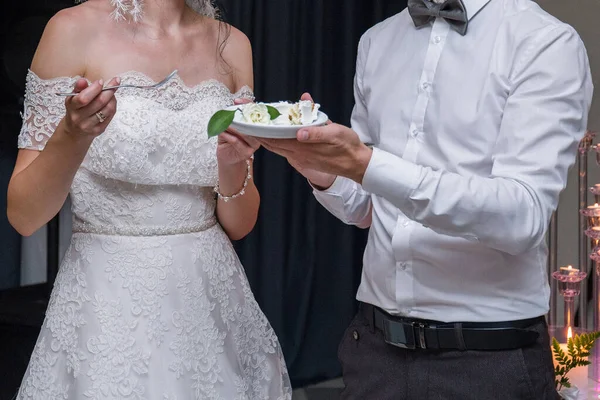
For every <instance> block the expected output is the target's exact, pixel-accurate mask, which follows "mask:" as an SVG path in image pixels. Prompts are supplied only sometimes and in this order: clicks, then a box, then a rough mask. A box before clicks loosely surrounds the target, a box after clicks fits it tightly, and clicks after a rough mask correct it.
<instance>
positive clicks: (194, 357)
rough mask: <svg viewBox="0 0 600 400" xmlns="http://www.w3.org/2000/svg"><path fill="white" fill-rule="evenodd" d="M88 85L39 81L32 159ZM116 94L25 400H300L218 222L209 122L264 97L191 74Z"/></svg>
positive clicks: (28, 109)
mask: <svg viewBox="0 0 600 400" xmlns="http://www.w3.org/2000/svg"><path fill="white" fill-rule="evenodd" d="M121 78H122V80H123V82H124V83H134V84H152V83H154V82H153V81H152V80H151V79H149V78H148V77H147V76H145V75H143V74H141V73H137V72H129V73H125V74H123V75H122V76H121ZM75 81H76V78H56V79H52V80H41V79H40V78H39V77H37V76H36V75H35V74H34V73H32V72H30V73H29V74H28V77H27V91H26V97H25V112H24V115H23V118H24V125H23V129H22V131H21V134H20V136H19V147H20V148H27V149H35V150H42V149H43V148H44V146H45V144H46V142H47V141H48V139H49V138H50V136H51V135H52V133H53V131H54V130H55V128H56V126H57V124H58V123H59V121H60V120H61V119H62V118H63V116H64V114H65V107H64V98H61V97H58V96H56V95H55V94H54V93H55V92H65V91H70V90H72V88H73V86H74V83H75ZM116 96H117V99H118V112H117V114H116V116H115V118H114V120H113V121H112V122H111V124H110V125H109V127H108V129H107V130H106V132H105V133H104V134H102V135H101V136H99V137H98V138H96V139H95V140H94V142H93V144H92V146H91V148H90V150H89V152H88V154H87V156H86V157H85V160H84V162H83V163H82V165H81V168H80V169H79V171H78V172H77V175H76V177H75V179H74V182H73V185H72V188H71V200H72V211H73V215H74V221H73V237H72V241H71V244H70V246H69V249H68V250H67V253H66V255H65V257H64V260H63V262H62V265H61V267H60V272H59V274H58V277H57V280H56V283H55V285H54V290H53V292H52V296H51V299H50V303H49V306H48V310H47V314H46V319H45V322H44V325H43V327H42V330H41V333H40V336H39V339H38V341H37V344H36V346H35V350H34V352H33V355H32V357H31V361H30V363H29V367H28V369H27V372H26V374H25V377H24V378H23V382H22V385H21V388H20V390H19V393H18V396H17V398H18V399H36V400H54V399H77V400H85V399H95V400H109V399H135V400H142V399H148V400H154V399H156V400H174V399H177V400H192V399H222V400H236V399H240V400H241V399H246V400H259V399H275V400H279V399H281V400H283V399H291V387H290V383H289V378H288V373H287V370H286V365H285V362H284V359H283V356H282V353H281V349H280V346H279V343H278V340H277V337H276V335H275V333H274V332H273V329H272V328H271V326H270V324H269V322H268V321H267V319H266V317H265V315H264V314H263V313H262V311H261V310H260V308H259V306H258V304H257V303H256V301H255V299H254V297H253V295H252V293H251V290H250V287H249V285H248V281H247V279H246V276H245V274H244V271H243V268H242V266H241V265H240V262H239V260H238V258H237V256H236V254H235V252H234V249H233V247H232V245H231V243H230V241H229V239H228V237H227V236H226V234H225V233H224V232H223V230H222V228H221V227H220V225H219V224H218V222H217V221H216V218H215V207H216V201H215V197H214V193H213V190H212V188H213V187H214V185H215V183H216V180H217V160H216V139H214V138H213V139H208V138H207V134H206V125H207V122H208V119H209V118H210V116H211V115H212V114H213V113H214V112H215V111H216V110H218V109H221V108H222V107H225V106H228V105H231V104H233V100H234V98H235V97H240V96H247V97H248V96H249V97H251V96H252V93H251V91H250V89H248V88H244V89H242V90H240V91H239V92H238V93H235V94H232V93H231V92H230V91H229V89H228V88H227V87H226V86H225V85H224V84H223V83H221V82H218V81H216V80H210V81H206V82H203V83H201V84H200V85H198V86H195V87H188V86H186V85H185V84H184V83H183V81H182V80H181V79H180V78H179V77H178V76H177V77H175V78H174V79H173V80H171V81H170V82H169V83H168V84H167V85H165V86H162V87H160V88H158V89H150V90H135V89H122V90H119V91H118V92H117V95H116ZM240 184H241V182H240ZM39 201H40V202H43V201H44V199H43V198H40V199H39Z"/></svg>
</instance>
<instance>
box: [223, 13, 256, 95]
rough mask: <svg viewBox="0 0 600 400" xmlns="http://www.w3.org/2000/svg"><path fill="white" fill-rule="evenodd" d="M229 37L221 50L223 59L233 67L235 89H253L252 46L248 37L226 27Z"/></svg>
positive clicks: (235, 29)
mask: <svg viewBox="0 0 600 400" xmlns="http://www.w3.org/2000/svg"><path fill="white" fill-rule="evenodd" d="M227 28H228V30H229V35H228V36H227V41H226V42H225V46H224V48H223V54H222V55H223V58H224V59H225V61H226V62H227V63H228V64H229V65H230V66H231V67H233V74H234V79H235V82H236V86H237V88H236V89H239V88H241V87H242V86H249V87H251V88H252V87H253V86H254V82H253V75H254V73H253V68H252V46H251V44H250V40H249V39H248V37H247V36H246V35H245V34H244V33H243V32H242V31H240V30H239V29H237V28H235V27H233V26H231V25H228V26H227Z"/></svg>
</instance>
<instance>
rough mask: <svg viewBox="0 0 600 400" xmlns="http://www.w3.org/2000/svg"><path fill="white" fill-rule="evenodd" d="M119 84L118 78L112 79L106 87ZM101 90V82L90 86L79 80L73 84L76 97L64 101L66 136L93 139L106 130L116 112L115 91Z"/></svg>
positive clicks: (83, 80)
mask: <svg viewBox="0 0 600 400" xmlns="http://www.w3.org/2000/svg"><path fill="white" fill-rule="evenodd" d="M120 83H121V81H120V79H119V78H113V79H112V80H111V81H110V82H109V83H108V85H110V86H116V85H119V84H120ZM102 88H103V81H102V80H100V81H96V82H94V83H92V84H91V85H89V84H88V82H87V81H86V80H85V79H79V80H78V81H77V82H76V83H75V88H74V89H73V91H74V92H75V93H77V95H76V96H73V97H68V98H67V99H66V100H65V107H66V115H65V119H64V128H65V132H66V133H67V134H69V135H71V136H74V137H82V136H92V137H95V136H98V135H101V134H102V133H103V132H104V131H105V130H106V127H107V126H108V124H110V121H112V119H113V117H114V116H115V113H116V112H117V99H116V97H115V91H116V90H105V91H102Z"/></svg>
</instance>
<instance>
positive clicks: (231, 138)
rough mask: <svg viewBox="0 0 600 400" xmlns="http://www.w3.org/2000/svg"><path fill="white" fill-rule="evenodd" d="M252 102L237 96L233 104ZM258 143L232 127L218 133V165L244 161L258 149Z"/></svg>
mask: <svg viewBox="0 0 600 400" xmlns="http://www.w3.org/2000/svg"><path fill="white" fill-rule="evenodd" d="M247 103H252V100H250V99H244V98H238V99H235V100H234V104H236V105H238V104H247ZM259 147H260V143H259V142H258V140H256V139H254V138H253V137H250V136H245V135H242V134H241V133H239V132H238V131H236V130H235V129H233V128H229V129H227V130H226V131H225V132H223V133H221V134H220V135H219V139H218V147H217V160H218V161H219V165H220V166H230V165H235V164H242V163H245V162H246V160H248V159H250V157H252V155H253V154H254V153H255V152H256V150H258V148H259Z"/></svg>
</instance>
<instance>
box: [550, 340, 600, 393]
mask: <svg viewBox="0 0 600 400" xmlns="http://www.w3.org/2000/svg"><path fill="white" fill-rule="evenodd" d="M598 338H600V332H592V333H582V334H581V335H577V334H576V335H573V337H572V338H569V340H568V341H567V351H566V352H565V351H564V350H563V349H562V348H561V347H560V344H559V343H558V340H556V338H552V352H553V353H554V358H555V359H556V365H555V366H554V377H555V379H554V384H555V385H556V390H561V389H562V388H563V387H565V388H570V387H571V382H569V378H568V377H567V374H568V373H569V371H571V370H572V369H573V368H577V367H583V366H586V365H590V362H589V361H588V357H589V356H590V352H591V351H592V348H593V347H594V344H595V343H596V340H597V339H598Z"/></svg>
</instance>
